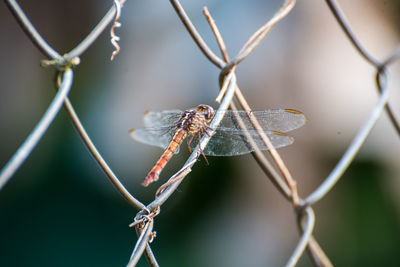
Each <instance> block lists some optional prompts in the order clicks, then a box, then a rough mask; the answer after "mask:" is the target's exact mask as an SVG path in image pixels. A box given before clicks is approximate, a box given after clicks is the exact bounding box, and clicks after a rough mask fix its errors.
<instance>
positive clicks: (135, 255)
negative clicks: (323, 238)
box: [0, 0, 400, 266]
mask: <svg viewBox="0 0 400 267" xmlns="http://www.w3.org/2000/svg"><path fill="white" fill-rule="evenodd" d="M124 2H125V1H124V0H121V1H118V0H115V1H114V5H113V6H112V7H111V8H110V10H109V11H108V13H107V14H106V15H105V16H104V18H103V19H102V20H101V21H100V22H99V23H98V25H97V26H96V27H95V28H94V29H93V30H92V32H90V33H89V34H88V35H87V37H86V38H85V39H84V40H83V41H82V42H81V43H80V44H79V45H77V46H76V47H75V48H74V49H73V50H71V51H70V52H69V53H67V54H65V55H63V56H61V54H60V53H58V52H57V51H56V50H55V49H53V48H52V47H51V46H50V45H49V44H48V43H47V42H46V40H45V39H44V38H42V37H41V36H40V34H39V33H38V32H37V30H36V29H35V27H34V26H33V25H32V24H31V23H30V21H29V19H28V18H27V17H26V15H25V14H24V12H23V10H22V9H21V8H20V7H19V5H18V4H17V2H16V1H14V0H8V1H6V3H7V5H8V7H9V9H10V11H11V12H12V13H13V15H14V16H15V18H16V20H17V21H18V23H19V24H20V25H21V27H22V28H23V30H24V31H25V33H26V34H27V36H28V37H29V38H30V39H31V40H32V42H33V43H34V44H35V45H36V46H37V48H38V49H39V50H40V51H41V52H42V53H43V54H44V55H45V56H46V57H48V58H49V60H47V61H44V64H45V65H48V66H55V67H56V69H57V71H58V72H59V77H62V79H61V80H62V82H60V84H57V86H56V87H57V88H58V93H57V94H56V97H55V98H54V100H53V101H52V103H51V104H50V105H49V108H48V111H46V113H45V114H44V116H43V119H42V120H41V121H40V122H39V123H38V124H37V126H36V128H35V129H34V131H32V133H31V134H30V135H29V136H28V138H27V140H26V141H25V142H24V144H22V145H21V147H20V148H19V149H18V150H17V152H16V153H15V156H14V157H13V158H12V159H11V160H10V161H9V163H8V164H7V165H6V166H5V167H3V169H2V171H1V173H0V189H1V188H2V187H3V186H4V185H5V184H6V183H7V181H8V180H9V179H10V178H11V177H12V175H13V174H14V173H15V171H16V170H17V169H18V168H19V167H20V166H21V165H22V163H23V161H24V160H25V159H26V158H27V157H29V154H30V152H31V151H32V150H33V149H34V147H35V146H36V144H37V142H38V141H39V140H40V138H41V137H42V136H43V134H44V132H45V131H46V130H47V128H48V127H49V125H50V124H51V123H52V121H53V119H54V118H55V116H56V115H57V112H58V110H59V109H60V107H61V104H62V103H63V102H64V107H65V109H66V111H67V113H68V114H69V116H70V119H71V121H72V123H73V125H74V127H75V128H76V130H77V131H78V133H79V135H80V137H81V138H82V140H83V142H84V144H85V145H86V146H87V147H88V150H89V152H90V153H91V154H92V155H93V157H94V158H95V160H96V161H97V162H98V164H99V166H100V168H101V169H102V170H103V171H104V173H105V174H106V175H107V177H108V179H109V180H110V182H111V183H112V184H113V185H114V187H115V188H116V189H117V190H118V192H119V193H120V194H121V196H122V197H124V198H125V199H126V200H127V201H128V202H129V203H130V204H131V205H132V206H134V207H135V208H136V209H138V210H139V212H138V213H137V215H136V217H135V221H134V222H133V223H132V224H131V227H135V228H136V231H137V234H138V240H137V242H136V244H135V246H134V249H133V251H132V255H131V257H130V260H129V262H128V264H127V265H128V266H135V265H136V264H137V262H138V261H139V259H140V258H141V256H142V254H143V253H145V255H146V258H147V260H148V263H149V264H150V266H158V263H157V259H156V256H155V255H154V254H153V252H152V250H151V248H150V246H149V243H150V242H151V241H152V240H153V239H154V237H155V232H154V231H153V227H154V222H155V218H156V216H157V215H158V214H159V213H160V207H161V206H162V204H163V203H165V202H166V201H167V200H168V198H169V197H170V196H171V195H172V194H173V193H174V192H175V190H176V189H177V188H178V186H179V184H180V183H181V182H182V181H183V179H184V178H185V177H186V176H187V175H188V174H189V173H190V172H191V167H192V166H193V165H194V164H195V163H196V162H197V158H198V157H199V156H200V151H201V149H204V148H205V147H206V145H207V143H208V141H209V140H210V138H212V137H210V136H211V135H210V136H208V135H205V136H203V138H202V139H201V142H200V145H199V146H200V147H199V146H198V147H196V149H195V150H194V151H193V153H192V154H191V155H190V157H189V158H188V160H187V161H186V163H185V164H184V166H183V167H182V168H181V169H180V170H179V171H178V172H177V173H176V174H175V175H173V176H172V177H171V178H170V179H169V180H168V182H166V183H165V184H164V185H162V186H161V187H160V188H159V190H158V191H157V193H156V197H155V199H154V200H153V201H152V202H151V203H149V204H147V205H145V204H143V203H141V202H140V201H139V200H137V199H136V198H135V197H134V196H132V195H131V194H130V193H129V191H128V190H127V189H126V188H125V187H124V185H123V184H122V183H121V182H120V180H119V179H118V177H117V176H116V175H115V174H114V172H113V171H112V169H111V168H110V167H109V166H108V164H107V162H106V161H105V160H104V159H103V158H102V156H101V154H100V153H99V151H98V150H97V149H96V147H95V145H94V144H93V142H92V141H91V139H90V137H89V136H88V134H87V133H86V131H85V129H84V127H83V125H82V123H81V122H80V120H79V118H78V115H77V114H76V112H75V110H74V108H73V106H72V104H71V102H70V101H69V99H68V97H67V94H68V92H69V89H70V88H71V86H72V83H73V81H72V77H73V70H72V67H73V66H74V62H75V63H76V62H79V60H78V57H79V56H80V55H82V54H83V53H84V52H85V51H86V50H87V49H88V48H89V47H90V46H91V45H92V44H93V43H94V41H95V40H96V38H97V37H98V36H99V35H100V34H101V33H102V32H103V31H104V30H105V28H106V27H107V25H109V24H110V23H111V22H112V21H114V25H113V26H112V28H111V38H112V43H113V45H114V46H115V48H116V50H115V51H114V52H113V54H112V58H113V57H114V56H115V55H116V54H118V51H119V46H118V43H117V41H118V40H119V37H118V36H116V35H115V33H114V30H115V28H117V27H119V26H120V23H119V22H118V19H119V16H120V9H121V6H122V4H123V3H124ZM170 2H171V4H172V6H173V8H174V9H175V11H176V13H177V15H178V17H179V18H180V19H181V21H182V23H183V24H184V26H185V27H186V29H187V31H188V33H189V34H190V36H191V37H192V38H193V41H194V42H195V44H196V45H197V46H198V47H199V48H200V50H201V51H202V52H203V54H204V56H205V57H206V58H207V59H209V60H210V62H211V63H212V64H214V65H216V66H217V67H218V68H220V69H221V71H220V77H219V81H220V92H218V93H216V102H217V103H220V105H219V107H218V111H224V110H227V109H228V108H229V109H232V110H236V109H237V106H236V104H235V103H234V102H233V101H232V100H233V97H235V98H236V100H237V102H238V103H239V105H240V107H241V109H243V110H246V111H251V110H252V109H251V106H250V104H249V103H248V102H247V100H246V98H245V95H244V93H243V92H242V91H241V90H240V88H239V86H238V81H237V78H236V75H235V70H236V68H237V67H238V65H239V64H240V63H241V62H242V61H243V60H244V59H246V57H247V56H248V55H249V54H250V53H252V52H253V51H254V50H255V49H256V48H257V46H258V45H259V44H260V42H261V41H262V40H263V39H264V38H265V37H266V36H267V35H268V33H269V32H270V31H271V30H272V28H273V27H274V26H276V24H277V23H278V22H279V21H280V20H282V19H283V18H284V17H285V16H286V15H287V14H289V13H290V11H291V10H292V9H293V8H294V6H295V4H296V1H295V0H287V1H285V2H284V3H283V5H282V6H281V8H280V10H279V11H278V12H277V13H276V14H275V15H274V16H273V17H272V18H271V19H270V20H269V21H268V22H266V24H265V25H264V26H262V27H261V28H260V29H258V30H257V31H255V33H254V34H253V35H252V36H251V37H250V38H249V39H248V40H247V41H246V43H245V44H244V45H243V47H242V49H241V50H240V51H239V53H238V54H237V55H236V56H235V57H233V59H230V57H229V55H228V53H227V50H226V44H225V42H224V40H223V37H222V35H221V33H220V32H219V30H218V27H217V25H216V24H215V22H214V20H213V18H212V16H211V14H210V12H209V11H208V10H207V8H204V9H203V13H204V15H205V17H206V20H207V21H208V23H209V25H210V27H211V30H212V32H213V33H214V35H215V38H216V40H217V43H218V45H219V49H220V52H221V54H222V57H219V56H217V55H216V54H215V53H214V52H213V51H212V50H211V49H210V48H209V47H208V45H207V44H206V43H205V41H204V40H203V38H202V37H201V35H200V34H199V33H198V31H197V30H196V28H195V26H194V25H193V23H192V22H191V20H190V18H189V17H188V16H187V14H186V13H185V10H184V8H183V7H182V6H181V4H180V3H179V1H178V0H170ZM326 2H327V5H328V7H329V8H330V10H331V12H332V14H333V16H334V17H335V18H336V20H337V22H338V24H339V25H340V26H341V27H342V29H343V31H344V33H345V34H346V35H347V37H348V39H349V41H350V42H351V43H352V44H353V45H354V47H355V49H356V50H357V51H358V52H359V54H360V56H362V57H363V58H364V59H365V61H366V62H367V63H369V64H371V65H372V66H373V67H374V68H375V69H376V88H377V90H378V91H379V93H380V96H379V99H378V101H377V103H376V105H375V106H374V107H373V108H372V109H371V113H370V115H369V116H368V117H367V119H366V121H365V123H364V124H363V125H362V127H360V130H359V132H358V133H357V134H356V136H355V137H354V139H353V141H352V143H351V144H350V145H349V147H348V149H347V151H346V152H345V153H344V155H343V157H342V158H341V159H340V161H339V162H338V163H337V165H336V167H335V168H334V169H333V170H332V172H331V173H330V174H329V176H328V177H327V178H326V179H325V180H324V181H323V182H322V183H321V185H320V186H319V187H317V188H316V189H315V190H314V191H313V192H312V193H311V194H310V195H308V196H306V197H303V198H302V197H300V196H299V194H298V192H297V181H296V179H295V178H294V177H293V175H292V174H291V173H290V171H289V169H288V168H287V167H286V165H285V162H284V160H283V159H282V158H281V157H280V155H279V153H278V152H277V151H276V150H275V149H274V147H273V146H272V144H271V142H270V140H269V139H268V137H267V135H266V134H265V133H264V132H263V130H262V128H261V127H260V125H259V123H258V121H257V119H256V118H255V117H254V116H252V113H251V112H248V114H249V119H250V121H251V122H252V125H253V126H254V127H255V129H256V130H257V131H258V133H259V135H260V137H261V138H262V139H263V141H264V143H265V144H266V146H267V147H269V148H270V149H269V153H270V155H271V158H272V159H273V161H274V163H275V164H276V166H278V169H276V168H275V167H273V164H272V163H271V162H270V161H269V160H268V159H267V157H266V155H265V154H264V153H263V152H261V151H260V149H258V148H257V146H256V145H255V143H254V142H252V140H251V138H250V137H249V138H248V139H249V140H248V141H249V144H251V145H252V146H253V147H254V152H252V155H253V157H254V158H255V160H256V162H257V163H258V164H259V166H260V168H261V169H262V170H263V171H264V172H265V174H266V176H268V178H270V180H271V181H272V183H273V184H274V185H275V186H276V188H277V190H278V191H279V192H281V193H282V195H283V196H284V197H285V198H286V199H287V200H288V201H290V203H291V204H292V206H293V211H294V212H295V214H296V217H297V224H298V229H299V233H300V238H299V241H298V243H297V244H296V245H294V246H293V247H294V248H293V253H292V254H291V256H290V257H289V258H288V261H287V265H286V266H295V265H296V264H297V262H298V260H299V259H300V257H301V256H302V255H303V254H304V251H305V249H306V248H308V250H307V251H308V252H309V254H310V256H311V258H312V260H313V262H314V264H315V265H316V266H332V263H331V262H330V260H329V258H328V256H327V255H326V254H325V253H324V251H323V249H322V248H321V247H320V246H319V244H318V242H317V240H316V239H315V237H314V236H313V229H314V225H315V215H314V211H313V209H312V205H313V204H315V203H316V202H318V201H319V200H321V199H322V198H323V197H325V196H326V195H327V193H328V192H329V191H330V190H331V189H332V188H333V187H334V185H335V184H336V182H337V181H338V180H339V179H340V178H341V177H342V175H343V173H344V172H345V171H346V169H347V167H348V166H349V165H350V164H351V162H352V160H353V159H354V157H355V156H356V155H357V153H358V151H359V149H360V148H361V146H362V145H363V144H364V142H365V139H366V138H367V136H368V135H369V133H370V131H371V129H372V128H373V127H374V125H375V123H376V121H377V119H378V118H379V117H380V116H381V114H382V112H383V111H384V110H385V109H386V112H387V113H388V115H389V117H390V119H391V122H392V124H393V126H394V128H395V130H396V131H397V132H398V133H399V134H400V126H399V122H398V120H397V119H396V118H395V116H394V115H393V112H392V110H391V107H390V105H389V104H388V102H387V101H388V98H389V88H390V86H389V84H388V83H389V77H388V76H389V71H388V66H389V65H390V64H392V63H393V62H395V61H396V60H398V58H399V56H400V47H399V48H398V49H397V50H395V51H394V52H393V53H392V54H391V55H389V56H388V57H387V58H386V59H385V60H383V61H378V60H377V59H375V58H374V57H373V56H372V55H371V54H369V53H368V52H367V51H366V50H365V49H364V48H363V47H362V45H361V44H360V42H359V41H358V39H357V37H356V36H355V35H354V33H353V32H352V31H351V28H350V27H349V24H348V23H347V21H346V20H345V16H344V14H343V12H342V11H341V10H340V9H339V7H338V5H337V3H336V2H335V1H334V0H327V1H326ZM49 114H50V115H49ZM222 114H223V112H217V115H216V117H215V118H214V119H213V121H212V122H211V124H210V127H211V128H213V129H216V127H217V126H218V124H219V123H220V121H221V120H222V116H223V115H222ZM237 123H238V125H239V126H241V127H242V128H244V125H243V124H242V123H241V121H240V119H239V118H238V119H237ZM10 166H11V167H10Z"/></svg>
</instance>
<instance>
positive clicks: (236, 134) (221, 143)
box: [131, 109, 306, 156]
mask: <svg viewBox="0 0 400 267" xmlns="http://www.w3.org/2000/svg"><path fill="white" fill-rule="evenodd" d="M252 113H253V114H254V115H255V116H256V117H257V119H258V121H259V123H260V124H261V127H262V128H263V130H264V131H265V133H266V134H267V135H268V137H269V138H270V140H271V142H272V144H273V145H274V147H275V148H280V147H284V146H287V145H290V144H291V143H293V138H291V137H290V136H287V135H285V134H283V133H284V132H289V131H291V130H294V129H297V128H299V127H301V126H303V125H304V123H305V121H306V119H305V117H304V115H303V114H302V113H301V112H298V111H294V110H285V109H276V110H264V111H253V112H252ZM181 114H182V111H180V110H169V111H161V112H157V111H150V112H146V113H145V116H144V124H145V127H146V128H142V129H137V130H134V131H131V136H132V138H133V139H135V140H137V141H139V142H142V143H145V144H148V145H153V146H158V147H161V148H163V149H165V148H167V146H168V144H169V143H170V141H171V139H172V137H173V136H174V134H175V132H176V124H177V122H178V120H179V118H180V116H181ZM237 117H239V118H240V119H242V121H243V123H244V125H245V126H246V128H247V130H243V129H241V128H240V127H239V126H238V124H237V122H236V119H235V118H237ZM246 134H248V135H250V136H251V137H252V139H253V140H254V142H255V144H257V145H258V147H259V148H260V149H261V150H267V149H268V148H267V147H266V146H265V144H264V142H263V141H262V140H261V138H260V137H259V135H258V133H257V131H256V130H255V129H254V127H253V126H252V124H251V122H250V120H249V119H248V116H247V113H246V112H245V111H225V116H224V118H223V120H222V122H221V124H220V126H219V127H218V128H217V129H216V132H215V135H214V136H213V137H212V138H211V139H210V142H209V143H208V145H207V147H206V148H205V150H204V153H205V154H206V155H210V156H234V155H242V154H246V153H250V152H251V151H253V148H252V146H251V145H250V143H249V142H248V141H247V139H246ZM197 144H198V140H197V134H196V135H195V138H194V139H193V141H192V143H191V147H192V149H193V148H194V147H195V146H196V145H197Z"/></svg>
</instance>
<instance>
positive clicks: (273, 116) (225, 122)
mask: <svg viewBox="0 0 400 267" xmlns="http://www.w3.org/2000/svg"><path fill="white" fill-rule="evenodd" d="M251 113H252V114H253V115H255V116H256V118H257V120H258V122H259V123H260V125H261V127H262V128H263V130H265V131H277V132H282V133H286V132H289V131H292V130H294V129H297V128H300V127H301V126H303V125H304V123H305V122H306V118H305V116H304V114H303V113H301V112H299V111H296V110H292V109H269V110H262V111H252V112H251ZM236 117H239V118H240V119H241V120H242V121H243V123H244V125H245V126H246V128H247V129H249V130H252V129H254V127H253V125H252V124H251V121H250V120H249V118H248V115H247V112H246V111H243V110H238V111H230V110H228V111H225V116H224V118H223V119H222V122H221V124H220V125H221V126H222V127H225V128H231V129H238V128H239V126H238V125H237V123H236V119H235V118H236Z"/></svg>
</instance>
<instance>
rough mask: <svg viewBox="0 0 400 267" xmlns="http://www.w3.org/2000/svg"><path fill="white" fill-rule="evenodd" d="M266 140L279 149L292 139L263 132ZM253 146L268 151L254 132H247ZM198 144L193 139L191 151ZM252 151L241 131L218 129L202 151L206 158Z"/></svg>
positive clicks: (195, 139)
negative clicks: (266, 137)
mask: <svg viewBox="0 0 400 267" xmlns="http://www.w3.org/2000/svg"><path fill="white" fill-rule="evenodd" d="M265 133H266V134H267V136H268V138H269V139H270V141H271V142H272V145H273V146H274V147H275V148H281V147H285V146H288V145H290V144H292V143H293V141H294V140H293V138H292V137H290V136H288V135H286V134H284V133H280V132H271V131H265ZM247 134H248V136H250V137H251V139H252V140H253V142H254V144H255V145H257V146H258V147H259V148H260V149H261V150H268V147H267V146H266V145H265V144H264V142H263V141H262V139H261V138H260V136H259V135H258V133H257V132H256V131H253V130H250V131H247ZM197 144H198V140H197V138H196V137H195V138H194V139H193V141H192V143H191V147H192V149H194V147H195V146H196V145H197ZM252 151H254V148H253V146H252V145H251V141H248V139H247V137H246V135H245V134H244V132H243V131H242V130H232V129H230V128H218V130H217V131H216V132H215V134H214V136H212V137H211V139H210V142H209V143H208V145H207V146H206V148H205V149H204V151H203V152H204V154H205V155H207V156H238V155H243V154H247V153H250V152H252Z"/></svg>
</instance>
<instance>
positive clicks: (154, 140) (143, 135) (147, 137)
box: [130, 127, 179, 153]
mask: <svg viewBox="0 0 400 267" xmlns="http://www.w3.org/2000/svg"><path fill="white" fill-rule="evenodd" d="M175 132H176V127H157V128H140V129H135V130H131V131H130V135H131V137H132V138H133V139H134V140H136V141H138V142H141V143H143V144H147V145H151V146H158V147H161V148H162V149H166V148H167V147H168V145H169V143H170V142H171V140H172V137H173V136H174V134H175ZM178 152H179V148H178V149H177V150H176V152H175V153H178Z"/></svg>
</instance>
